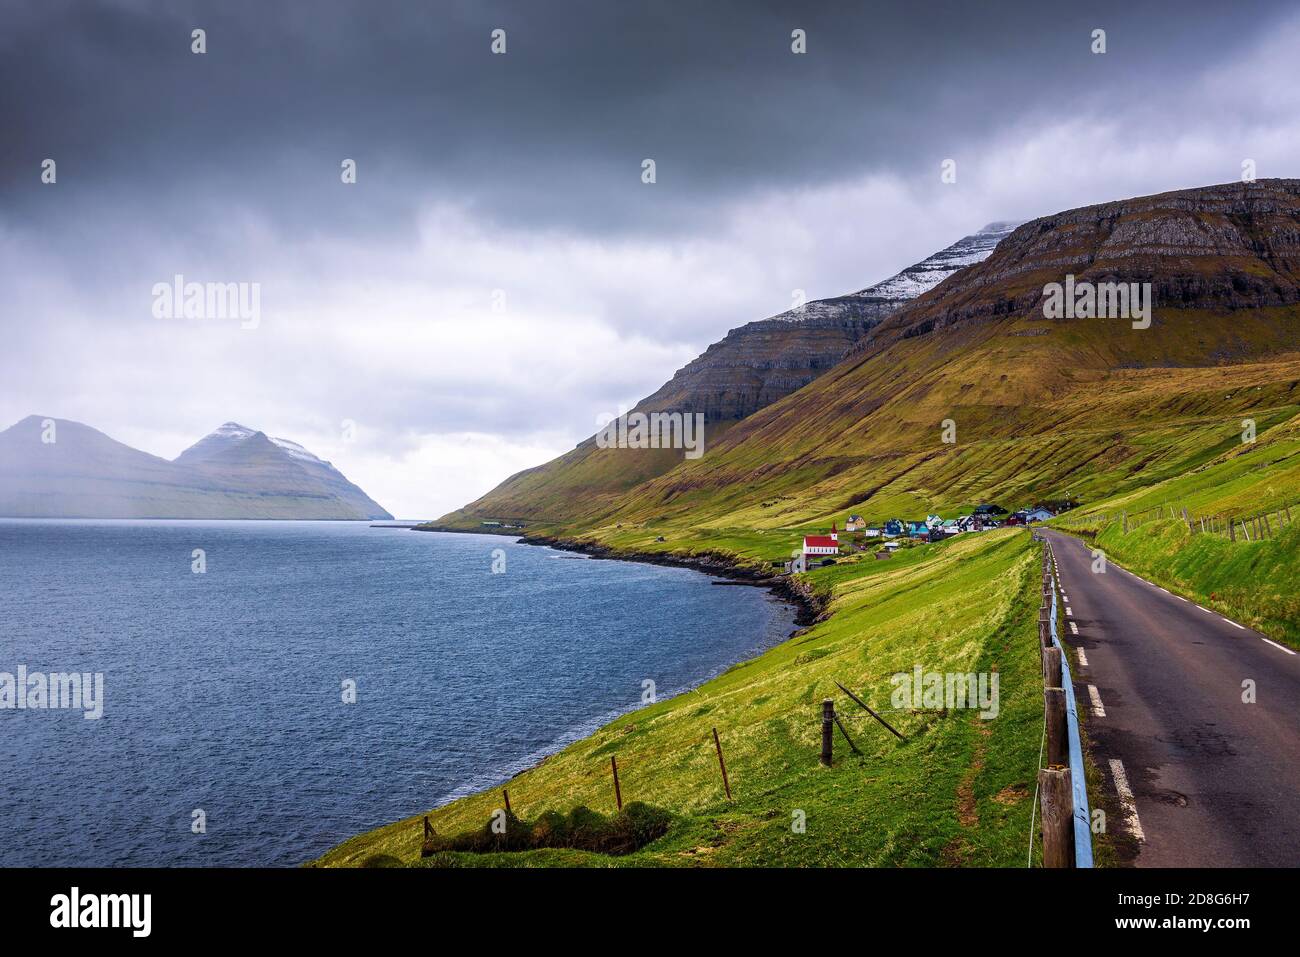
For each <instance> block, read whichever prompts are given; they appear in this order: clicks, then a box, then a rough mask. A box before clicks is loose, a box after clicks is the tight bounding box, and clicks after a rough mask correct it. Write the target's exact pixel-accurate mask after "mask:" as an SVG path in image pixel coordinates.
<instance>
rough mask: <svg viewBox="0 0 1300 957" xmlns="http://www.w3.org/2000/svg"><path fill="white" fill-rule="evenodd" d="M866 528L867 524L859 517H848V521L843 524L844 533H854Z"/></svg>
mask: <svg viewBox="0 0 1300 957" xmlns="http://www.w3.org/2000/svg"><path fill="white" fill-rule="evenodd" d="M866 527H867V523H866V522H865V521H864V520H863V518H862V516H861V515H850V516H849V520H848V521H847V522H845V523H844V531H846V532H856V531H858V530H860V529H863V528H866Z"/></svg>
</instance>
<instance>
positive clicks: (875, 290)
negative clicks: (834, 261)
mask: <svg viewBox="0 0 1300 957" xmlns="http://www.w3.org/2000/svg"><path fill="white" fill-rule="evenodd" d="M1019 225H1021V224H1020V223H989V224H988V225H987V226H985V227H984V228H983V229H981V230H980V231H979V232H977V233H973V234H972V235H970V236H965V237H963V238H961V239H959V240H957V241H956V242H955V243H953V244H952V245H951V246H949V247H948V248H946V249H941V250H939V251H938V252H937V253H935V254H934V255H933V256H929V257H927V258H925V259H923V260H921V261H920V262H919V263H917V264H916V265H915V266H908V267H907V268H906V269H904V270H903V271H902V272H900V273H899V274H898V275H896V276H891V277H889V278H888V279H886V280H885V281H884V282H878V283H876V284H875V285H874V286H868V287H867V288H866V289H862V290H860V291H858V292H856V293H854V294H853V295H854V296H860V297H866V298H871V299H878V300H882V301H886V302H893V303H898V304H899V305H902V304H903V303H904V302H908V301H910V300H912V299H915V298H916V297H917V296H920V295H922V294H924V293H927V292H929V291H930V290H931V289H933V288H934V287H935V286H937V285H939V283H941V282H943V281H944V280H945V279H947V278H948V277H949V276H951V275H952V274H953V273H955V272H956V271H957V270H958V269H961V268H962V267H964V266H973V265H974V264H975V263H978V262H983V261H984V260H985V259H987V258H988V257H989V254H990V253H991V252H993V248H994V247H995V246H997V244H998V243H1000V242H1002V240H1004V239H1006V238H1007V236H1009V235H1011V233H1012V232H1014V231H1015V229H1016V227H1017V226H1019Z"/></svg>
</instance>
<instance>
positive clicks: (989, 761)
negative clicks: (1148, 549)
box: [317, 530, 1042, 866]
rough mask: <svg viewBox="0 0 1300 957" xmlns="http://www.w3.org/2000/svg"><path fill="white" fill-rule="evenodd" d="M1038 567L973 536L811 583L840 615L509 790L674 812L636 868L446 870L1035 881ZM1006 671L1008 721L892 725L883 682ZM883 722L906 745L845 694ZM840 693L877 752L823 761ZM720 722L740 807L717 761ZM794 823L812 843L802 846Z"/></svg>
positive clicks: (440, 814) (374, 835) (938, 718)
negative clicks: (770, 868) (1030, 864)
mask: <svg viewBox="0 0 1300 957" xmlns="http://www.w3.org/2000/svg"><path fill="white" fill-rule="evenodd" d="M1036 556H1037V552H1036V549H1035V547H1034V546H1033V545H1032V544H1031V542H1030V541H1029V536H1028V535H1027V534H1026V533H1024V532H1022V531H1014V530H1004V531H999V532H993V533H987V534H985V535H979V536H974V535H972V536H967V537H965V538H957V539H953V540H950V541H948V542H944V543H942V544H940V545H934V546H927V547H924V548H916V549H912V550H910V551H908V552H906V553H905V554H901V555H899V556H898V557H896V558H895V559H892V560H889V561H876V560H874V559H871V558H865V559H860V560H856V561H848V562H844V563H842V564H839V565H835V566H832V567H828V568H825V569H819V570H818V571H816V572H814V573H812V574H811V575H810V576H809V579H810V581H811V582H812V583H813V585H814V586H815V587H816V588H818V589H820V590H822V591H824V592H826V593H828V594H829V595H830V598H831V604H830V610H831V611H832V613H833V614H832V615H831V616H830V617H829V618H828V619H827V620H825V621H822V622H821V623H819V624H817V625H815V626H813V627H812V628H810V629H808V630H807V631H806V632H804V633H802V634H800V635H799V636H797V637H795V638H793V639H791V640H789V641H787V642H785V643H784V644H782V645H780V646H778V647H777V648H774V649H772V650H771V651H769V652H767V653H766V654H764V655H762V656H760V657H759V658H756V659H754V660H752V661H749V662H746V663H743V664H740V665H737V666H736V667H734V668H732V669H731V670H730V671H728V672H727V673H726V674H724V675H722V676H720V677H718V678H716V679H714V680H713V681H710V682H708V683H707V684H705V685H703V686H701V687H700V688H698V689H697V690H695V691H694V692H690V693H687V694H684V695H681V696H679V697H677V698H673V699H671V700H667V701H661V702H659V703H657V704H654V705H651V706H649V707H646V708H643V709H641V710H638V711H635V712H632V713H631V714H628V715H626V716H625V717H623V718H621V719H619V720H617V721H614V722H613V723H611V724H609V725H607V726H606V727H604V728H602V729H601V730H600V731H598V732H597V733H596V734H594V735H593V736H591V737H590V738H587V739H586V740H583V741H580V742H578V743H576V744H574V745H572V746H570V747H569V748H566V749H565V750H564V751H562V752H560V753H559V754H557V755H555V756H553V757H550V758H548V759H546V760H545V761H543V762H542V763H541V764H540V765H538V766H537V767H535V768H533V769H531V770H529V771H526V772H524V773H523V774H521V775H519V776H518V777H516V778H514V779H513V780H511V781H509V782H508V785H507V786H508V788H509V791H510V800H511V805H512V809H513V811H514V813H515V814H517V815H519V816H520V817H522V818H525V819H530V820H531V819H533V818H535V817H537V816H538V815H539V814H540V813H541V812H543V811H545V810H558V811H562V812H568V811H570V810H571V809H572V808H574V807H575V806H578V805H586V806H588V807H590V808H592V809H593V810H597V811H600V812H604V813H610V812H612V811H613V810H614V806H613V802H614V796H613V790H612V786H611V780H610V766H609V758H610V756H611V755H614V756H616V757H617V759H618V765H619V774H620V779H621V784H622V790H623V798H624V800H625V801H644V802H647V803H649V804H652V805H655V806H657V807H660V808H663V809H665V810H667V811H668V812H669V813H670V814H671V815H672V816H673V824H672V826H671V828H670V830H669V832H668V833H667V835H666V836H664V837H662V838H661V839H659V840H658V841H655V842H654V843H652V844H650V845H649V846H648V847H645V848H644V849H642V850H640V851H638V852H636V853H634V854H631V855H629V856H626V857H609V856H606V855H601V854H595V853H590V852H579V851H572V850H534V851H526V852H517V853H497V854H486V855H478V854H469V853H449V854H444V855H440V856H438V857H435V858H430V859H429V861H428V862H426V863H435V864H438V865H462V866H471V865H475V864H493V865H539V866H540V865H593V866H605V865H615V864H616V865H637V864H655V865H679V866H686V865H714V866H717V865H746V864H762V865H808V864H818V865H863V864H872V865H945V864H969V865H988V866H1023V865H1024V861H1025V853H1026V850H1027V838H1028V834H1029V818H1030V805H1031V800H1030V799H1031V796H1032V793H1033V786H1034V775H1035V772H1036V769H1037V766H1038V765H1037V762H1038V746H1039V736H1040V728H1041V722H1042V704H1041V695H1042V679H1041V677H1040V675H1039V670H1038V669H1039V664H1038V654H1037V646H1036V641H1037V639H1036V631H1035V628H1036V626H1035V624H1034V619H1035V617H1036V616H1035V613H1034V609H1035V608H1036V607H1037V605H1038V593H1037V592H1038V589H1037V580H1038V564H1037V557H1036ZM915 665H921V666H922V668H923V669H925V670H926V671H939V672H950V671H963V672H972V671H973V672H981V671H985V672H987V671H996V672H998V674H999V692H1000V700H999V713H998V715H997V717H995V718H993V719H991V720H987V721H984V720H981V719H980V718H979V717H977V713H976V712H974V711H969V710H951V711H946V712H945V711H941V710H929V711H919V712H915V713H911V712H901V713H900V712H896V711H893V710H891V704H890V695H891V691H892V685H891V684H890V681H889V676H890V675H892V674H893V673H895V672H910V671H911V670H912V669H913V667H914V666H915ZM835 681H840V682H843V683H844V684H845V685H847V686H848V687H849V688H851V689H853V690H854V691H855V692H856V693H858V694H859V695H860V696H862V697H863V698H864V699H865V700H866V701H867V702H868V703H869V704H871V705H872V706H873V707H874V708H876V709H877V710H879V711H881V712H883V713H884V714H885V717H886V720H888V721H889V722H890V723H891V724H893V725H894V726H895V727H896V728H898V729H899V730H900V731H901V732H902V733H903V734H905V735H906V736H907V738H908V740H907V741H906V742H901V741H899V740H897V739H896V738H894V737H893V736H892V735H890V734H889V733H888V732H887V731H886V730H885V729H884V728H882V727H880V726H879V725H878V724H876V723H875V721H873V720H872V719H871V718H870V717H869V716H868V715H867V714H866V713H865V712H863V711H861V710H860V709H859V708H857V706H855V705H853V704H852V703H851V702H850V701H848V699H847V698H846V697H845V696H844V695H843V694H842V693H841V692H840V691H839V690H838V689H837V688H836V687H835V684H834V682H835ZM827 697H831V698H834V699H835V700H836V702H837V709H838V710H839V711H840V712H841V714H842V715H843V717H844V719H845V721H846V724H847V727H848V728H849V731H850V734H851V735H852V736H853V738H854V740H855V742H856V743H857V744H858V746H859V747H860V748H861V749H862V750H863V752H864V755H863V756H862V757H858V756H854V755H852V754H851V753H850V752H849V750H848V748H847V746H846V745H845V743H844V740H843V738H842V737H841V736H840V735H839V732H838V731H837V732H836V741H835V751H836V760H835V764H834V766H833V767H831V768H829V769H827V768H822V767H820V766H819V764H818V753H819V743H820V704H821V701H822V699H823V698H827ZM714 727H716V728H717V729H718V733H719V735H720V736H721V740H722V744H723V747H724V749H725V757H726V762H727V769H728V772H729V775H730V779H731V787H732V792H733V796H734V798H735V800H734V801H733V802H731V803H728V802H727V800H726V797H725V794H724V793H723V786H722V779H721V776H720V773H719V770H718V764H717V758H716V755H715V753H714V747H713V740H712V733H711V732H712V729H713V728H714ZM501 805H502V798H501V792H500V791H499V790H492V791H487V792H483V793H481V794H478V795H475V796H472V797H469V798H465V799H463V800H460V801H456V802H454V803H452V804H450V805H448V806H446V807H444V808H441V809H438V810H436V811H434V812H433V813H432V814H431V820H432V822H433V825H434V827H435V828H436V829H437V830H438V832H439V833H440V834H450V833H457V832H461V831H467V830H471V829H476V828H479V827H481V826H483V824H484V823H485V822H486V821H487V820H488V818H489V816H490V815H491V813H492V812H493V810H495V809H496V808H498V807H500V806H501ZM796 811H802V812H803V813H804V815H805V816H806V822H807V827H806V832H805V833H802V834H800V833H795V832H794V831H793V830H792V827H791V825H792V821H793V820H794V815H795V812H796ZM421 836H422V832H421V824H420V818H419V817H418V816H417V817H412V818H410V819H408V820H406V821H402V822H399V823H397V824H393V825H390V826H388V827H383V828H380V829H378V830H376V831H372V832H370V833H369V834H363V835H361V836H359V837H357V838H354V839H352V840H350V841H348V842H347V843H345V844H342V845H340V846H339V847H337V848H335V849H334V850H332V851H330V852H329V853H328V854H326V855H324V856H323V857H322V858H321V859H320V860H319V861H318V862H317V864H319V865H322V866H357V865H364V864H367V863H371V864H375V863H401V864H406V865H414V864H419V863H421V859H420V843H421Z"/></svg>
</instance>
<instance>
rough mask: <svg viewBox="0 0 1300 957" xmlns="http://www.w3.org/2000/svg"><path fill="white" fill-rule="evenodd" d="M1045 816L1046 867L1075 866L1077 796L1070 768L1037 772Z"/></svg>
mask: <svg viewBox="0 0 1300 957" xmlns="http://www.w3.org/2000/svg"><path fill="white" fill-rule="evenodd" d="M1038 793H1039V796H1040V799H1041V800H1040V803H1041V806H1042V815H1043V866H1044V867H1073V866H1074V793H1073V791H1072V790H1071V786H1070V769H1069V768H1068V767H1048V768H1043V770H1041V771H1039V772H1038Z"/></svg>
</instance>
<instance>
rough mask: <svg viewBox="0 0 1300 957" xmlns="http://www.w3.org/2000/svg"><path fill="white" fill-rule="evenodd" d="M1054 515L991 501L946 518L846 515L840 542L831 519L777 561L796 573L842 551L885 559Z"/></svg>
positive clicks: (1040, 509)
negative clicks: (875, 520) (823, 530)
mask: <svg viewBox="0 0 1300 957" xmlns="http://www.w3.org/2000/svg"><path fill="white" fill-rule="evenodd" d="M1055 516H1056V513H1055V512H1053V511H1052V510H1051V509H1049V508H1046V507H1044V506H1041V505H1038V506H1035V507H1033V508H1025V509H1020V510H1019V511H1015V512H1008V511H1007V510H1006V509H1005V508H1002V507H1001V506H1000V505H996V504H992V503H986V504H983V505H978V506H976V507H975V509H974V510H973V511H972V512H971V513H970V514H969V515H961V516H958V517H957V518H949V519H945V518H943V517H942V516H939V515H927V516H926V517H925V519H924V520H922V521H908V520H904V519H899V518H891V519H889V520H888V521H886V522H883V523H879V524H871V523H868V522H867V521H866V520H865V519H863V518H862V517H861V516H860V515H850V516H849V518H848V521H847V522H845V523H844V534H845V538H844V540H843V541H841V540H840V531H839V529H838V528H837V527H836V523H834V522H832V523H831V530H830V532H829V533H828V534H826V535H805V536H804V538H803V547H802V548H801V549H800V550H799V552H798V553H796V554H795V556H794V557H793V559H792V560H790V561H788V562H782V563H780V564H782V565H784V567H785V571H786V573H787V574H794V575H797V574H800V573H802V572H806V571H808V570H809V569H810V568H814V567H816V566H817V565H830V564H833V563H834V562H835V559H836V558H837V557H838V556H840V555H841V554H844V553H845V552H847V553H849V554H852V553H853V552H866V551H870V550H872V549H875V556H876V558H877V559H886V558H890V557H892V556H893V554H894V552H895V551H896V550H897V549H899V548H905V547H909V546H911V545H918V544H929V543H930V542H941V541H943V540H944V539H946V538H952V537H953V536H955V535H963V534H967V533H970V532H982V531H986V530H988V529H994V528H1002V527H1004V526H1008V525H1033V524H1035V523H1037V522H1045V521H1047V520H1048V519H1049V518H1054V517H1055Z"/></svg>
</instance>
